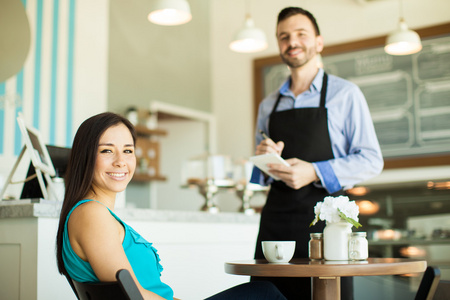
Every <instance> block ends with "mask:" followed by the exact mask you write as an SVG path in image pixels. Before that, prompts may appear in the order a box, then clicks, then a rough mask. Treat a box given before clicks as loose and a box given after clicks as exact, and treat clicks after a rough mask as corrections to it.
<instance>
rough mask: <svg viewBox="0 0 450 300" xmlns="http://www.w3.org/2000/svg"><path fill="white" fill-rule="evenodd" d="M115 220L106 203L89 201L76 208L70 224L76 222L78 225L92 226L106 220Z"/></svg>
mask: <svg viewBox="0 0 450 300" xmlns="http://www.w3.org/2000/svg"><path fill="white" fill-rule="evenodd" d="M113 220H114V219H113V217H112V215H111V213H110V212H109V210H108V208H107V207H106V206H105V205H103V204H101V203H99V202H97V201H88V202H85V203H83V204H80V205H79V206H78V207H76V208H75V209H74V211H73V212H72V215H71V216H70V219H69V226H70V225H71V224H73V225H74V224H76V225H77V226H76V227H79V226H83V225H86V226H91V225H95V224H104V222H109V221H113Z"/></svg>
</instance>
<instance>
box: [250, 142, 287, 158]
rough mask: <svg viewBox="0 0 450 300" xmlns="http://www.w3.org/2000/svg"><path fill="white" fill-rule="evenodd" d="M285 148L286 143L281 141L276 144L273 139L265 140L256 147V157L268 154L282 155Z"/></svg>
mask: <svg viewBox="0 0 450 300" xmlns="http://www.w3.org/2000/svg"><path fill="white" fill-rule="evenodd" d="M283 148H284V142H282V141H279V142H278V143H275V142H274V141H272V140H271V139H264V140H262V141H261V143H260V144H259V145H258V146H256V155H261V154H267V153H276V154H278V155H281V152H282V151H283Z"/></svg>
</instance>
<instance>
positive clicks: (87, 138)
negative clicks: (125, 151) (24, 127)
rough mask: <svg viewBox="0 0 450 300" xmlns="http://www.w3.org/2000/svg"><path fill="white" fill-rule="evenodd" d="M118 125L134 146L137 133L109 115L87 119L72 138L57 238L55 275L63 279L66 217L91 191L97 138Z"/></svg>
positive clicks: (123, 121)
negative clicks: (125, 128) (56, 267)
mask: <svg viewBox="0 0 450 300" xmlns="http://www.w3.org/2000/svg"><path fill="white" fill-rule="evenodd" d="M119 124H124V125H125V126H126V127H127V128H128V129H129V130H130V133H131V135H132V137H133V142H134V144H136V131H135V129H134V127H133V125H132V124H131V123H130V121H128V120H127V119H126V118H124V117H122V116H120V115H117V114H114V113H110V112H106V113H101V114H98V115H95V116H92V117H90V118H89V119H87V120H86V121H84V122H83V123H82V124H81V125H80V127H79V128H78V131H77V133H76V135H75V139H74V141H73V145H72V150H71V152H70V157H69V163H68V165H67V170H66V175H65V178H64V180H65V185H66V191H65V194H64V202H63V204H62V207H61V214H60V217H59V226H58V234H57V236H56V259H57V263H58V271H59V273H61V274H63V275H65V276H69V275H68V274H67V270H66V268H65V266H64V261H63V258H62V245H63V233H64V225H65V222H66V218H67V215H68V214H69V212H70V210H71V209H72V208H73V207H74V206H75V204H77V203H78V202H79V201H80V200H83V199H84V197H85V196H86V195H87V194H88V192H89V191H90V190H91V187H92V181H93V178H94V168H95V162H96V158H97V151H98V143H99V141H100V137H101V136H102V134H103V133H104V132H105V131H106V130H107V129H108V128H110V127H112V126H115V125H119Z"/></svg>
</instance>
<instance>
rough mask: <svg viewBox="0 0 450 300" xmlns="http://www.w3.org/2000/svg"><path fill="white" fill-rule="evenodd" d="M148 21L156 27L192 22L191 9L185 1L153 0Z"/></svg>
mask: <svg viewBox="0 0 450 300" xmlns="http://www.w3.org/2000/svg"><path fill="white" fill-rule="evenodd" d="M148 20H149V21H150V22H152V23H155V24H158V25H165V26H173V25H181V24H184V23H187V22H189V21H190V20H192V15H191V8H190V6H189V3H188V2H187V1H186V0H154V3H153V5H152V10H151V12H150V13H149V14H148Z"/></svg>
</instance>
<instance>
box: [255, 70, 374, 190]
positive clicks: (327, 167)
mask: <svg viewBox="0 0 450 300" xmlns="http://www.w3.org/2000/svg"><path fill="white" fill-rule="evenodd" d="M323 73H324V71H323V69H319V72H318V73H317V75H316V77H315V78H314V80H313V82H312V84H311V86H310V87H309V90H307V91H305V92H303V93H301V94H300V95H298V96H297V97H295V95H294V94H293V93H292V91H291V90H290V89H289V86H290V82H291V78H290V77H289V78H288V79H287V80H286V81H285V82H284V84H283V85H282V86H281V88H280V89H279V91H276V92H274V93H272V94H270V95H269V96H268V97H267V98H265V99H264V100H263V101H262V102H261V104H260V106H259V111H258V120H257V124H256V126H257V127H256V134H255V136H256V145H259V143H260V142H261V141H262V140H263V137H262V136H261V134H260V133H259V130H263V131H264V132H265V133H266V134H268V135H269V117H270V113H271V112H272V109H273V107H274V105H275V102H276V100H277V97H278V95H279V93H281V95H282V97H281V99H280V103H279V104H278V107H277V111H283V110H288V109H294V108H305V107H319V104H320V91H321V88H322V78H323ZM325 107H326V108H327V114H328V131H329V134H330V141H331V148H332V151H333V155H334V157H335V158H333V159H330V160H326V161H319V162H314V163H313V166H314V169H315V170H316V173H317V176H318V177H319V178H320V183H317V185H318V186H321V187H324V188H325V189H326V190H327V191H328V192H329V193H334V192H337V191H339V190H341V189H344V190H346V189H349V188H351V187H353V186H354V185H355V184H357V183H359V182H362V181H364V180H367V179H369V178H372V177H374V176H376V175H378V174H379V173H380V172H381V170H382V169H383V157H382V154H381V150H380V145H379V143H378V139H377V136H376V133H375V128H374V126H373V122H372V118H371V116H370V112H369V107H368V105H367V102H366V99H365V97H364V95H363V93H362V92H361V90H360V89H359V87H358V86H356V85H355V84H354V83H352V82H350V81H347V80H345V79H342V78H339V77H336V76H333V75H328V89H327V95H326V102H325ZM269 136H270V135H269ZM275 142H277V141H275ZM272 180H273V179H272V178H271V179H270V180H268V181H267V182H265V181H264V177H263V176H262V173H261V171H260V170H259V169H257V168H256V167H255V168H254V170H253V174H252V179H251V182H253V183H259V184H262V185H265V184H269V183H270V182H271V181H272Z"/></svg>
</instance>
